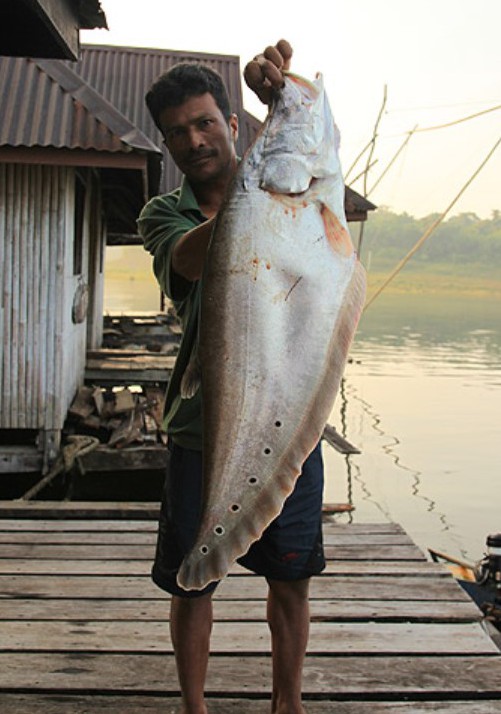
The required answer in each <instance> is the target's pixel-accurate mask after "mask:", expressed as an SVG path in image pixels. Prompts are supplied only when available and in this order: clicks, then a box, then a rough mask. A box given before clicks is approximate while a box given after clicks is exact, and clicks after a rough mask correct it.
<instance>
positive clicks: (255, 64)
mask: <svg viewBox="0 0 501 714" xmlns="http://www.w3.org/2000/svg"><path fill="white" fill-rule="evenodd" d="M291 57H292V47H291V46H290V44H289V43H288V42H287V40H279V42H277V44H276V45H275V47H272V46H270V47H267V48H266V49H265V51H264V52H263V54H261V55H257V56H256V57H254V59H253V60H252V61H251V62H249V63H248V64H247V65H246V67H245V69H244V79H245V81H246V83H247V85H248V86H249V87H250V88H251V89H252V91H253V92H255V93H256V94H257V96H258V97H259V99H260V100H261V101H262V102H263V103H264V104H269V103H270V102H271V99H272V96H273V92H274V90H275V89H280V87H282V86H283V83H284V77H283V74H282V70H286V69H289V66H290V61H291Z"/></svg>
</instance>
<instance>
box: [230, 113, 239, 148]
mask: <svg viewBox="0 0 501 714" xmlns="http://www.w3.org/2000/svg"><path fill="white" fill-rule="evenodd" d="M228 123H229V126H230V131H231V138H232V139H233V141H234V142H236V140H237V139H238V117H237V115H236V114H231V116H230V121H229V122H228Z"/></svg>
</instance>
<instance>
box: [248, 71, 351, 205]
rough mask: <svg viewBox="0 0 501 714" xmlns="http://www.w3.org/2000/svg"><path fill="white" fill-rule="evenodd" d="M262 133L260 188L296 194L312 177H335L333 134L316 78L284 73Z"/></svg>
mask: <svg viewBox="0 0 501 714" xmlns="http://www.w3.org/2000/svg"><path fill="white" fill-rule="evenodd" d="M284 79H285V84H284V86H283V88H282V89H281V90H279V91H278V92H277V95H276V97H275V100H274V102H273V104H272V106H271V108H270V112H269V115H268V117H267V120H266V126H265V129H264V136H263V146H262V158H263V162H262V164H261V166H262V169H261V176H260V187H261V188H262V189H264V190H267V191H270V192H273V193H281V194H297V193H303V192H304V191H306V190H307V189H308V188H309V186H310V184H311V183H312V181H313V179H315V178H326V177H329V176H337V175H338V176H341V165H340V161H339V156H338V148H339V131H338V129H337V127H336V125H335V123H334V119H333V117H332V113H331V110H330V106H329V101H328V99H327V95H326V94H325V90H324V85H323V78H322V76H321V75H320V74H319V75H317V77H316V78H315V80H314V81H313V82H310V81H308V80H307V79H304V78H303V77H299V76H298V75H293V74H290V73H287V74H286V75H285V78H284Z"/></svg>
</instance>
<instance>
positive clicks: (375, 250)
mask: <svg viewBox="0 0 501 714" xmlns="http://www.w3.org/2000/svg"><path fill="white" fill-rule="evenodd" d="M437 217H438V214H431V215H429V216H426V217H425V218H414V217H413V216H410V215H409V214H407V213H402V214H396V213H393V212H392V211H390V210H388V209H387V208H384V207H382V208H381V207H380V208H378V209H377V210H376V211H374V212H373V213H371V214H370V215H369V218H368V220H367V222H366V224H365V226H364V233H363V241H362V246H361V256H362V261H363V262H364V263H365V264H366V265H367V264H368V263H369V267H370V268H371V269H373V270H386V269H388V267H393V266H395V265H396V264H397V263H398V261H399V260H401V259H402V258H403V257H404V256H405V255H406V254H407V253H408V251H409V250H410V249H411V248H412V247H413V246H414V244H415V243H416V242H417V241H418V240H419V238H420V237H421V236H422V235H423V233H424V232H425V230H426V229H427V228H428V227H429V226H430V225H431V224H432V223H433V222H434V221H435V220H436V218H437ZM351 226H352V230H351V233H352V236H353V239H354V243H355V245H357V244H358V229H357V228H356V227H354V224H351ZM409 266H413V267H414V269H419V270H430V269H431V270H432V269H433V268H438V267H439V266H440V267H441V269H442V270H444V269H447V267H448V266H449V267H450V269H451V271H452V270H456V269H461V271H462V272H463V270H464V269H467V270H471V271H473V272H478V271H479V270H483V271H488V272H489V274H491V275H493V274H495V273H496V272H497V273H498V274H499V275H500V278H501V211H498V210H495V211H493V212H492V217H491V218H490V219H480V218H478V216H476V215H475V214H474V213H461V214H459V215H457V216H453V217H451V218H449V219H448V220H446V221H444V222H442V223H441V224H440V225H439V226H438V228H437V229H436V230H435V232H434V233H433V234H432V235H431V236H430V238H429V239H428V240H427V241H426V242H425V243H424V244H423V246H422V247H421V248H420V249H419V251H418V252H417V253H416V254H415V255H414V256H413V257H412V258H411V261H410V263H409Z"/></svg>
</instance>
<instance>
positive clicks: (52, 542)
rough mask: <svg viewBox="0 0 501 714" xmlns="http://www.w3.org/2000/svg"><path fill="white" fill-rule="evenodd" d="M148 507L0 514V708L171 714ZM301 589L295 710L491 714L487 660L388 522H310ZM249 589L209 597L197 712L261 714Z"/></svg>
mask: <svg viewBox="0 0 501 714" xmlns="http://www.w3.org/2000/svg"><path fill="white" fill-rule="evenodd" d="M155 513H156V505H155V504H136V505H134V504H120V505H117V504H78V503H76V504H69V503H66V504H50V503H46V504H43V503H38V504H29V505H28V506H26V507H23V506H22V505H21V504H15V503H7V502H2V503H0V712H2V714H35V713H36V714H84V713H87V712H89V713H90V712H93V713H97V714H99V713H101V712H107V714H111V713H112V712H117V714H118V713H119V714H138V713H139V712H146V713H147V714H174V712H176V711H177V707H178V706H179V698H178V690H177V683H176V676H175V666H174V658H173V654H172V648H171V645H170V641H169V636H168V616H169V608H168V602H167V598H166V597H165V596H164V594H163V593H162V592H161V591H160V590H159V589H158V588H156V587H155V586H154V585H153V584H152V583H151V581H150V578H149V571H150V566H151V560H152V555H153V550H154V543H155V532H156V520H155ZM324 532H325V542H326V552H327V557H328V567H327V570H326V572H325V574H323V575H322V576H320V577H318V578H315V579H314V580H313V581H312V586H311V595H312V601H311V610H312V625H311V637H310V645H309V651H308V656H307V659H306V665H305V672H304V688H303V689H304V697H305V705H306V709H307V712H308V714H324V713H327V712H333V713H335V714H369V713H370V714H382V713H383V712H384V713H391V714H411V713H412V714H425V713H429V712H435V713H436V712H439V713H440V714H452V713H454V714H491V713H494V712H501V653H500V651H499V650H498V648H497V647H496V645H495V644H494V642H493V641H492V639H491V638H490V637H489V635H488V634H487V633H486V632H485V631H484V627H483V625H482V622H481V619H482V616H481V613H480V611H479V610H478V609H477V608H476V606H475V605H474V604H473V603H472V602H471V601H470V600H469V598H468V597H467V596H466V594H464V592H463V591H462V589H461V588H460V587H459V586H458V585H457V584H456V583H455V582H454V581H453V580H452V578H451V577H450V576H449V575H448V574H447V572H446V571H445V569H444V568H443V567H442V566H440V565H438V564H435V563H431V562H429V561H428V560H427V559H426V558H425V556H424V555H423V553H422V552H421V551H420V550H419V549H418V548H417V547H416V546H415V545H414V544H413V542H412V541H411V539H410V538H409V537H408V535H406V533H405V532H404V531H403V530H402V528H401V527H400V526H398V525H395V524H351V525H339V524H336V522H335V521H334V520H332V519H331V520H328V521H327V522H326V524H325V531H324ZM265 596H266V587H265V583H264V582H263V580H262V579H261V578H258V577H256V576H253V575H250V574H246V572H245V571H243V570H242V569H240V568H235V569H234V570H233V571H232V572H231V573H230V575H229V576H228V578H226V580H225V581H224V582H223V583H222V584H221V586H220V588H219V590H218V594H217V597H216V599H215V620H216V622H215V626H214V632H213V640H212V650H213V656H212V658H211V661H210V666H209V675H208V682H207V696H208V699H209V706H210V709H209V711H210V712H211V713H212V714H265V713H266V712H269V691H270V653H269V636H268V631H267V625H266V622H265V619H264V615H265V602H264V600H265Z"/></svg>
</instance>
